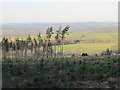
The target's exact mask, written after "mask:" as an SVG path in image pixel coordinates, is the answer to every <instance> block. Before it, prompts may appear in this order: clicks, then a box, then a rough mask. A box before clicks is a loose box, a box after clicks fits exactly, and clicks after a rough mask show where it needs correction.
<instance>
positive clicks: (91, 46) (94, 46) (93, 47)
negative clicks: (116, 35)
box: [64, 43, 118, 55]
mask: <svg viewBox="0 0 120 90" xmlns="http://www.w3.org/2000/svg"><path fill="white" fill-rule="evenodd" d="M106 49H110V50H117V49H118V46H117V44H113V43H81V44H72V45H65V46H64V52H66V53H67V52H69V53H79V54H81V53H83V52H86V53H88V54H90V55H91V54H95V53H101V52H102V51H105V50H106Z"/></svg>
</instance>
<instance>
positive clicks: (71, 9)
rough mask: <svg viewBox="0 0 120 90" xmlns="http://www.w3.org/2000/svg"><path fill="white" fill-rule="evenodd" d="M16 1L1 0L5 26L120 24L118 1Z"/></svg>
mask: <svg viewBox="0 0 120 90" xmlns="http://www.w3.org/2000/svg"><path fill="white" fill-rule="evenodd" d="M16 1H17V0H16ZM16 1H15V0H9V2H8V0H2V3H1V4H0V6H1V10H0V11H1V12H0V13H1V14H0V15H2V23H14V22H90V21H97V22H99V21H100V22H101V21H102V22H104V21H105V22H117V19H118V0H39V1H38V0H29V1H28V0H21V1H17V2H16Z"/></svg>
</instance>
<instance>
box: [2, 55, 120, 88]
mask: <svg viewBox="0 0 120 90" xmlns="http://www.w3.org/2000/svg"><path fill="white" fill-rule="evenodd" d="M118 64H119V60H118V57H117V56H104V57H82V58H48V59H29V60H10V59H7V60H3V65H2V68H3V70H2V75H3V77H2V78H3V83H2V85H3V88H120V81H118V78H120V77H119V76H120V73H118V70H119V68H120V67H119V65H118Z"/></svg>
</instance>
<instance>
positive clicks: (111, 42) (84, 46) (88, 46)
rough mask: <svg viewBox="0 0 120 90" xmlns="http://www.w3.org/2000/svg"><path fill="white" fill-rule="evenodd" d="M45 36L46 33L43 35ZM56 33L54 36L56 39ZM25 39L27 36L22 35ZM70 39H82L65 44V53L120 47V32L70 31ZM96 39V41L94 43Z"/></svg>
mask: <svg viewBox="0 0 120 90" xmlns="http://www.w3.org/2000/svg"><path fill="white" fill-rule="evenodd" d="M81 35H84V37H83V38H80V36H81ZM31 37H32V38H37V37H36V36H35V35H31ZM42 37H45V35H42ZM54 37H55V35H53V36H52V40H54ZM15 38H16V36H13V37H11V40H15ZM22 38H23V39H25V38H26V36H23V37H22ZM65 40H68V41H74V40H82V41H81V42H80V43H78V44H71V45H65V46H64V52H65V53H82V52H86V53H88V54H95V53H101V52H102V51H105V50H106V49H111V50H117V49H118V48H117V47H118V34H117V32H116V33H90V32H84V33H69V35H66V39H65ZM93 41H94V43H93Z"/></svg>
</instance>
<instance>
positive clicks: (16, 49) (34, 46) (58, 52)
mask: <svg viewBox="0 0 120 90" xmlns="http://www.w3.org/2000/svg"><path fill="white" fill-rule="evenodd" d="M69 28H70V26H69V25H67V26H66V27H65V28H63V29H62V27H61V26H60V27H59V29H58V30H56V32H53V27H49V28H47V29H46V34H45V37H42V36H41V34H40V33H39V34H38V35H37V37H36V38H35V37H34V38H31V36H30V34H29V35H28V37H27V38H26V39H22V38H19V37H17V38H16V39H15V40H14V41H13V40H11V39H8V38H6V37H3V39H2V42H1V48H2V56H3V58H18V59H22V58H25V59H28V58H48V57H63V56H64V50H63V49H64V48H63V46H64V39H65V35H68V30H69ZM53 34H54V35H55V37H54V39H55V40H54V41H52V40H51V37H52V35H53Z"/></svg>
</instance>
